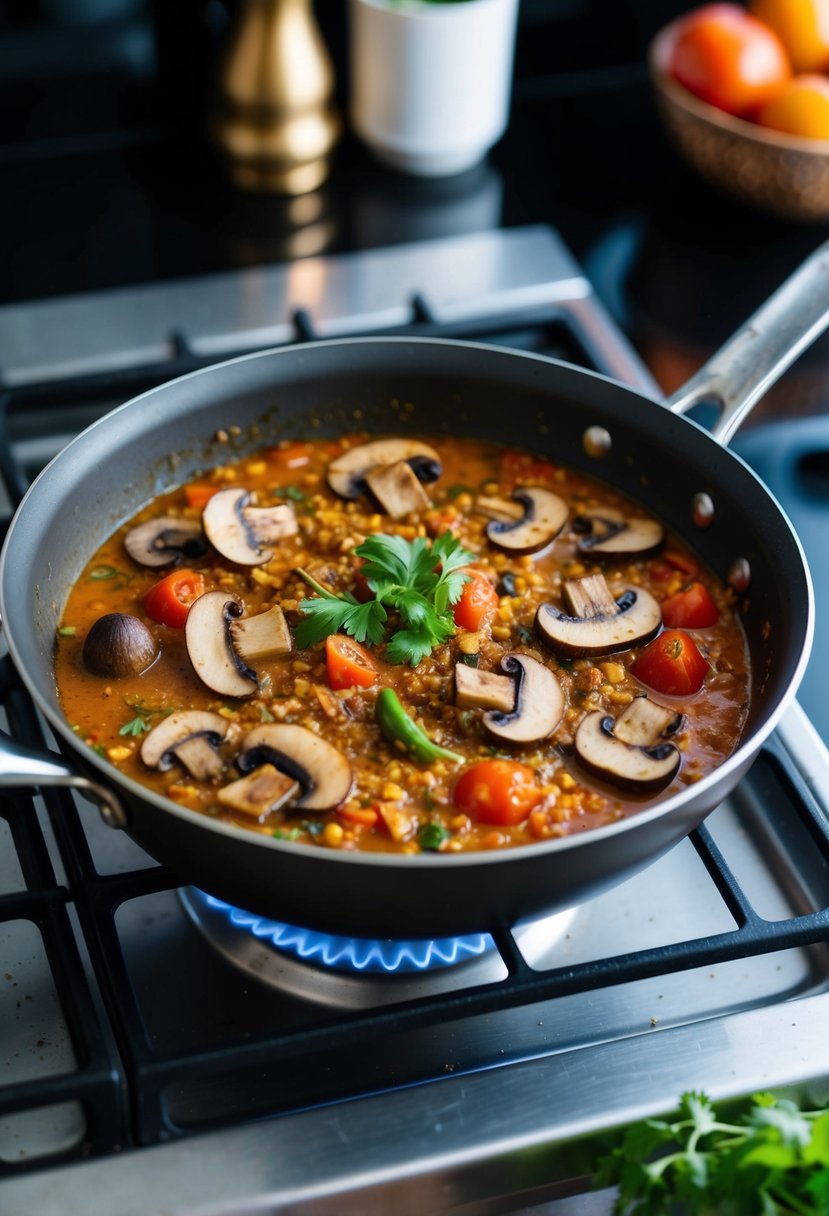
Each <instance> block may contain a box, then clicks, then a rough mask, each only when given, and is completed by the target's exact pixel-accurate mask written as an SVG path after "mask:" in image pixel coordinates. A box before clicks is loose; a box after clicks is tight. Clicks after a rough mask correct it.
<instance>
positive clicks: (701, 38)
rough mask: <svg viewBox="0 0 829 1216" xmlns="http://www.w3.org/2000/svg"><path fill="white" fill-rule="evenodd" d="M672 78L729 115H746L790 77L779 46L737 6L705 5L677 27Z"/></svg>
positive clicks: (764, 27)
mask: <svg viewBox="0 0 829 1216" xmlns="http://www.w3.org/2000/svg"><path fill="white" fill-rule="evenodd" d="M670 72H671V75H672V76H673V77H674V78H675V79H676V80H678V81H679V83H680V84H681V85H684V87H685V88H686V89H688V91H689V92H690V93H693V94H694V95H695V96H696V97H701V98H702V100H703V101H707V102H708V103H709V104H710V105H712V106H716V107H717V108H718V109H719V110H725V111H726V112H727V113H729V114H743V115H746V114H750V113H751V111H752V110H756V109H757V107H758V106H760V105H762V104H763V102H764V101H767V100H768V99H769V98H770V97H771V96H772V95H773V94H774V93H776V92H777V90H778V89H779V88H780V87H781V85H783V84H785V83H786V81H787V80H788V79H789V77H790V76H791V65H790V63H789V57H788V55H787V54H786V50H785V48H784V46H783V43H782V42H781V41H780V39H779V37H778V36H777V34H775V33H774V31H773V30H772V29H770V28H769V27H768V26H767V25H764V24H763V22H762V21H758V20H756V18H754V17H752V16H750V15H749V14H748V13H747V12H746V11H745V9H742V8H740V7H739V5H736V4H706V5H704V6H703V7H702V8H699V9H697V10H696V11H695V12H693V13H690V14H689V15H688V16H687V17H686V18H684V19H683V20H681V21H680V22H679V25H678V29H677V34H676V40H675V41H674V44H673V47H672V49H671V58H670Z"/></svg>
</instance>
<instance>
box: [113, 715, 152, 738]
mask: <svg viewBox="0 0 829 1216" xmlns="http://www.w3.org/2000/svg"><path fill="white" fill-rule="evenodd" d="M149 729H150V724H149V722H148V721H147V719H146V718H142V717H141V715H140V714H136V716H135V717H134V718H130V720H129V722H125V723H124V725H123V726H121V727H120V728H119V730H118V734H119V735H143V734H146V732H147V731H148V730H149Z"/></svg>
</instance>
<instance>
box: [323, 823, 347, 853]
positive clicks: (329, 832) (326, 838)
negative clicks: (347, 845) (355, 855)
mask: <svg viewBox="0 0 829 1216" xmlns="http://www.w3.org/2000/svg"><path fill="white" fill-rule="evenodd" d="M344 836H345V832H344V831H343V829H342V828H341V827H340V825H339V824H338V823H326V825H325V827H324V828H323V829H322V840H323V843H324V844H327V845H328V847H329V848H331V849H338V848H339V847H340V845H341V844H342V842H343V837H344Z"/></svg>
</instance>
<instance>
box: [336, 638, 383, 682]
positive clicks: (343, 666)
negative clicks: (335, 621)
mask: <svg viewBox="0 0 829 1216" xmlns="http://www.w3.org/2000/svg"><path fill="white" fill-rule="evenodd" d="M325 664H326V668H327V672H328V683H329V684H330V686H331V687H332V688H333V689H335V690H336V689H340V688H370V687H371V685H372V684H373V683H374V681H375V680H376V679H377V667H376V665H375V663H374V660H373V659H372V657H371V655H370V654H369V653H368V651H367V650H365V649H364V648H363V647H362V646H361V645H360V643H359V642H355V641H354V639H353V638H347V637H345V635H344V634H342V633H332V634H329V636H328V637H327V638H326V639H325Z"/></svg>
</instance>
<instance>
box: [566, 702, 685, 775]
mask: <svg viewBox="0 0 829 1216" xmlns="http://www.w3.org/2000/svg"><path fill="white" fill-rule="evenodd" d="M681 720H682V719H681V715H679V714H677V713H675V712H674V711H673V710H670V709H665V708H664V706H662V705H657V704H656V703H655V702H653V701H649V700H648V698H647V697H637V698H636V700H635V701H632V702H631V703H630V705H628V707H627V708H626V709H625V711H624V713H622V714H620V715H619V717H618V718H617V719H616V721H615V722H614V720H613V718H612V717H610V715H606V714H604V713H602V712H601V710H597V711H596V712H595V713H592V714H588V715H587V717H586V718H584V719H583V720H582V721H581V723H580V724H579V728H578V730H577V731H576V739H575V744H576V754H577V756H578V758H579V760H580V761H581V762H582V764H583V765H584V767H585V768H587V769H589V770H590V771H591V772H592V773H595V774H596V775H597V776H598V777H602V778H603V779H604V780H606V781H610V782H612V783H613V784H615V785H621V786H623V787H624V788H626V789H631V790H634V791H636V792H637V793H649V792H653V791H655V790H658V789H662V788H663V787H664V786H666V785H668V784H670V782H671V781H672V780H673V779H674V777H675V776H676V774H677V772H678V771H679V766H680V763H681V761H682V756H681V754H680V752H679V749H678V748H676V747H674V745H673V744H672V743H668V742H658V740H659V739H660V737H661V736H663V735H666V734H671V733H675V732H676V730H677V729H678V727H679V724H680V722H681Z"/></svg>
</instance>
